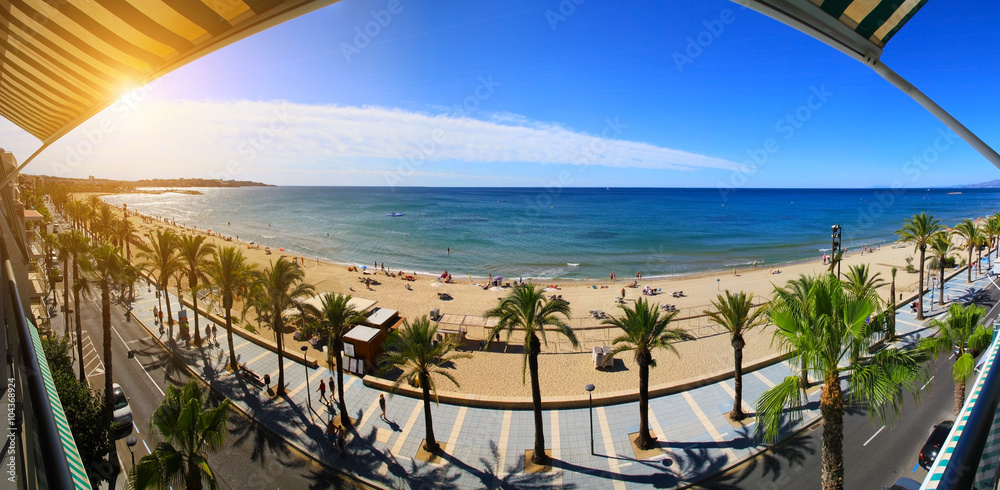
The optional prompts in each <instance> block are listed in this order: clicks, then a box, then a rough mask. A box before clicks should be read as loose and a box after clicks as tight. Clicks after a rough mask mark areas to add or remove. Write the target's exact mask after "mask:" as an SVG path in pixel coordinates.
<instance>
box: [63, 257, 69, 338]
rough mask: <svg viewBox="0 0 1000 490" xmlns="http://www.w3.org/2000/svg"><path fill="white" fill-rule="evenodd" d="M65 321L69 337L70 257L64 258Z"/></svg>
mask: <svg viewBox="0 0 1000 490" xmlns="http://www.w3.org/2000/svg"><path fill="white" fill-rule="evenodd" d="M63 321H64V322H65V323H66V336H67V337H69V255H67V256H66V257H63Z"/></svg>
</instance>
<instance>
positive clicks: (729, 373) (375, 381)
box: [361, 353, 791, 410]
mask: <svg viewBox="0 0 1000 490" xmlns="http://www.w3.org/2000/svg"><path fill="white" fill-rule="evenodd" d="M789 357H791V354H790V353H785V354H772V355H771V356H768V357H765V358H763V359H760V360H757V361H755V362H753V363H750V364H747V365H746V366H744V368H743V372H744V373H745V374H749V373H750V372H753V371H756V370H759V369H762V368H765V367H767V366H770V365H773V364H777V363H779V362H781V361H784V360H785V359H788V358H789ZM735 375H736V371H735V370H724V371H718V372H715V373H712V374H709V375H707V376H703V377H697V378H688V379H685V380H681V381H679V382H676V383H671V384H665V385H659V386H656V387H653V388H650V390H649V398H651V399H652V398H659V397H661V396H666V395H673V394H676V393H680V392H683V391H688V390H692V389H694V388H700V387H702V386H707V385H710V384H713V383H717V382H719V381H722V380H725V379H729V378H732V377H734V376H735ZM361 382H362V383H364V385H365V386H367V387H369V388H372V389H376V390H381V391H385V392H388V393H393V394H395V395H402V396H405V397H408V398H416V399H422V398H423V392H422V391H420V390H418V389H416V388H413V387H410V386H408V385H406V384H401V385H400V386H399V387H398V388H393V382H392V381H389V380H386V379H383V378H379V377H376V376H374V375H367V376H365V377H363V378H361ZM437 396H438V401H439V402H444V403H447V404H449V405H458V406H466V407H472V408H501V409H505V410H532V409H533V408H534V405H532V401H531V398H530V397H524V396H521V397H498V396H485V395H466V394H462V393H457V392H454V391H443V392H442V391H439V392H438V395H437ZM638 400H639V391H638V390H634V391H633V390H629V391H618V392H614V393H607V394H603V395H599V396H595V397H594V406H595V407H600V406H608V405H619V404H622V403H631V402H635V401H638ZM589 403H590V399H589V398H587V397H585V396H561V397H550V398H543V399H542V410H552V409H567V408H586V407H588V406H589Z"/></svg>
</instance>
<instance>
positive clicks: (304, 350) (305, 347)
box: [299, 345, 313, 407]
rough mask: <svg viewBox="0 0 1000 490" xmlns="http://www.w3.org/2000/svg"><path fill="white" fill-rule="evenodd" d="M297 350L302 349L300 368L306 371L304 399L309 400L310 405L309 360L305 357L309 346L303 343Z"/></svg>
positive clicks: (310, 404)
mask: <svg viewBox="0 0 1000 490" xmlns="http://www.w3.org/2000/svg"><path fill="white" fill-rule="evenodd" d="M299 350H301V351H302V369H304V370H305V372H306V400H308V401H309V406H310V407H311V406H312V404H313V403H312V393H310V392H311V391H312V387H311V386H309V360H308V359H307V356H308V355H309V346H308V345H303V346H302V347H300V348H299Z"/></svg>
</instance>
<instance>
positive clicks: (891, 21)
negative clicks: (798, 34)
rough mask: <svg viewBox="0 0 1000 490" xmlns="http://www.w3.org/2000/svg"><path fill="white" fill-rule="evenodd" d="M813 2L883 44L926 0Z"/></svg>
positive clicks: (848, 25)
mask: <svg viewBox="0 0 1000 490" xmlns="http://www.w3.org/2000/svg"><path fill="white" fill-rule="evenodd" d="M812 3H814V4H816V5H817V6H818V7H819V8H820V9H822V10H823V11H824V12H826V13H827V14H829V15H831V16H833V18H835V19H837V20H838V21H840V22H841V23H843V24H844V25H846V26H847V27H848V28H850V29H851V30H853V31H854V32H857V33H858V34H860V35H862V36H864V37H865V38H867V39H868V40H869V41H871V42H872V43H873V44H875V45H876V46H878V47H880V48H882V47H885V43H887V42H889V40H890V39H892V36H894V35H895V34H896V32H897V31H899V29H900V28H901V27H903V25H905V24H906V21H908V20H910V17H913V14H915V13H917V11H918V10H920V7H923V6H924V4H925V3H927V0H853V1H852V0H826V1H824V0H814V1H813V2H812Z"/></svg>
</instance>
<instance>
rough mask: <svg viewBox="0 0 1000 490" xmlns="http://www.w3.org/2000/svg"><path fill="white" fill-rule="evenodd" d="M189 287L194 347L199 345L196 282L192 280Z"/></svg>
mask: <svg viewBox="0 0 1000 490" xmlns="http://www.w3.org/2000/svg"><path fill="white" fill-rule="evenodd" d="M188 284H190V285H191V309H192V310H194V311H193V312H191V313H192V315H194V343H195V345H198V344H201V334H200V333H199V332H198V292H197V288H198V281H197V280H193V281H191V282H190V283H188Z"/></svg>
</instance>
